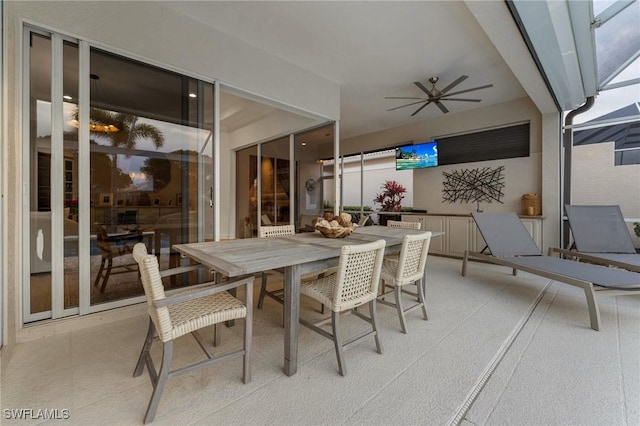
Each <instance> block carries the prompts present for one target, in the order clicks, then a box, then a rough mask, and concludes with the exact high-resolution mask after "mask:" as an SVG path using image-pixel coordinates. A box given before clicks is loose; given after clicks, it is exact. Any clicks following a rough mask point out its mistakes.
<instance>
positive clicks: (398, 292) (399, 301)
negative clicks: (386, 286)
mask: <svg viewBox="0 0 640 426" xmlns="http://www.w3.org/2000/svg"><path fill="white" fill-rule="evenodd" d="M393 292H394V294H395V296H396V310H397V311H398V318H400V328H402V332H403V333H404V334H407V324H406V322H405V319H404V307H403V306H402V287H401V286H399V285H397V286H395V288H394V289H393Z"/></svg>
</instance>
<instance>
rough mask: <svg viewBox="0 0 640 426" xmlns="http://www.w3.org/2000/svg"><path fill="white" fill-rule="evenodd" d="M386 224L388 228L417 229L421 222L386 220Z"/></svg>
mask: <svg viewBox="0 0 640 426" xmlns="http://www.w3.org/2000/svg"><path fill="white" fill-rule="evenodd" d="M387 226H388V227H389V228H402V229H415V230H416V231H419V230H420V228H421V226H422V224H421V223H420V222H402V221H399V220H388V221H387Z"/></svg>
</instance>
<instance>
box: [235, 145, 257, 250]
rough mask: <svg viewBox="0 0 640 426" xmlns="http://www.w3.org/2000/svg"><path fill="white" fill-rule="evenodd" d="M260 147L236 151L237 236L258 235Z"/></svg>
mask: <svg viewBox="0 0 640 426" xmlns="http://www.w3.org/2000/svg"><path fill="white" fill-rule="evenodd" d="M257 160H258V147H257V146H252V147H250V148H245V149H243V150H240V151H238V152H237V153H236V191H237V194H238V195H237V198H236V212H237V213H236V224H237V225H238V226H237V228H238V229H237V231H236V237H237V238H253V237H256V236H257V235H258V230H257V227H256V224H257V223H258V172H257V170H258V168H257V165H256V163H257Z"/></svg>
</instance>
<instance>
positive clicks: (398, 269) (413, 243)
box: [378, 232, 431, 333]
mask: <svg viewBox="0 0 640 426" xmlns="http://www.w3.org/2000/svg"><path fill="white" fill-rule="evenodd" d="M430 242H431V232H425V233H422V234H415V235H405V236H404V238H403V240H402V247H401V249H400V255H399V256H398V257H397V258H387V257H385V259H384V263H383V264H382V273H381V277H382V283H381V295H380V296H379V298H378V301H379V302H380V303H382V304H384V305H388V306H394V307H395V308H396V310H397V311H398V317H399V318H400V327H401V328H402V332H403V333H406V332H407V325H406V321H405V317H404V314H405V313H406V312H408V311H411V310H413V309H415V308H417V307H422V315H423V317H424V319H425V320H427V319H429V318H428V317H427V307H426V304H425V303H426V302H425V301H426V298H425V288H426V283H425V282H424V271H425V267H426V264H427V254H428V253H429V243H430ZM410 284H415V285H416V288H417V291H416V292H415V293H414V292H411V291H409V290H407V289H406V288H405V286H407V285H410ZM387 289H390V290H389V291H387ZM390 293H394V295H395V302H389V301H387V300H385V297H386V296H387V295H389V294H390ZM403 293H405V294H410V295H411V296H415V297H417V300H418V303H414V304H413V305H411V306H409V307H407V308H405V307H404V306H403V302H402V294H403Z"/></svg>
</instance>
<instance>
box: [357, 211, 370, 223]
mask: <svg viewBox="0 0 640 426" xmlns="http://www.w3.org/2000/svg"><path fill="white" fill-rule="evenodd" d="M367 221H369V216H368V215H366V214H363V215H362V217H361V218H360V220H359V221H358V226H364V225H365V224H366V223H367Z"/></svg>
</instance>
